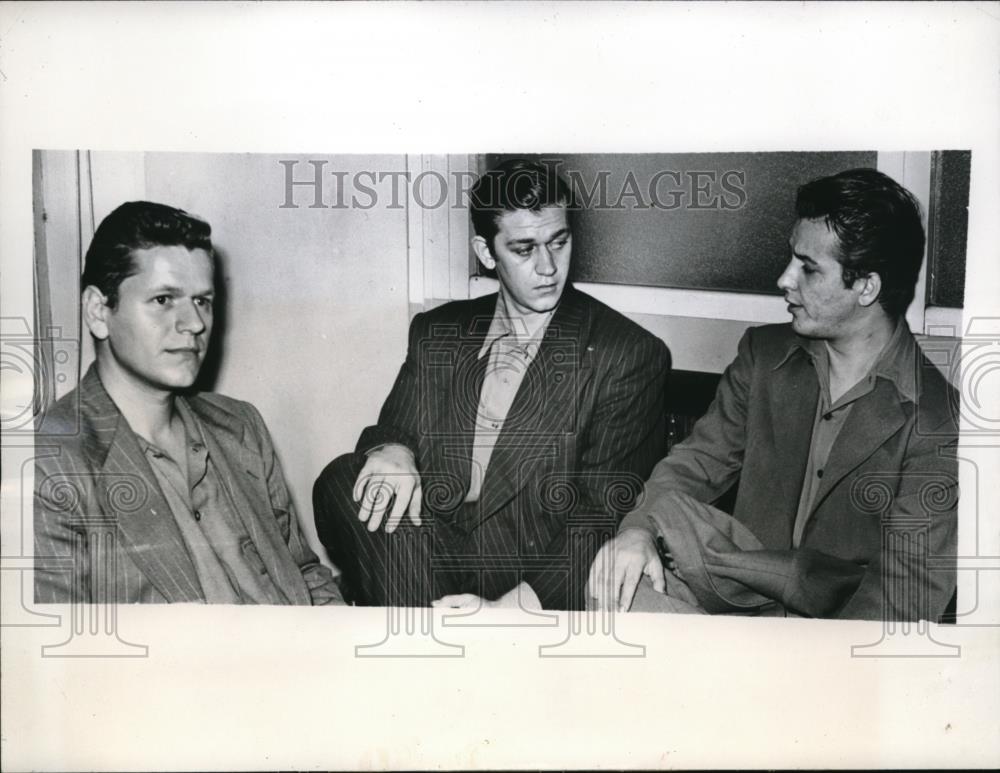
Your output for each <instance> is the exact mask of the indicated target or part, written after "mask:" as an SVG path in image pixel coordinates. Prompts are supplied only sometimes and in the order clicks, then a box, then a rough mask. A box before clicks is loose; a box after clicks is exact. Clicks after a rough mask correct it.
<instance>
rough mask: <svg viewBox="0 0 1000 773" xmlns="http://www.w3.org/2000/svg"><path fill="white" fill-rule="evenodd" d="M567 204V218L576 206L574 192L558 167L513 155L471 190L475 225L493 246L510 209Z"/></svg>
mask: <svg viewBox="0 0 1000 773" xmlns="http://www.w3.org/2000/svg"><path fill="white" fill-rule="evenodd" d="M559 206H563V207H566V209H567V217H569V213H571V212H572V210H573V208H574V200H573V191H572V190H571V189H570V187H569V185H568V184H567V183H566V181H565V180H564V179H563V178H562V177H560V176H559V174H558V173H556V171H555V169H554V168H549V167H546V166H544V165H542V164H539V163H537V162H535V161H528V160H527V159H523V158H512V159H508V160H507V161H504V162H502V163H500V164H498V165H497V166H496V167H494V168H493V169H491V170H489V171H488V172H486V173H485V174H484V175H482V176H481V177H480V178H479V179H478V180H476V183H475V184H474V185H473V186H472V188H471V189H470V191H469V209H470V214H471V216H472V227H473V229H474V230H475V232H476V235H477V236H481V237H482V238H484V239H485V240H486V243H487V244H489V245H490V249H492V248H493V238H494V237H495V236H496V235H497V231H498V230H499V224H500V218H501V217H503V215H504V214H505V213H506V212H515V211H517V210H519V209H528V210H531V211H532V212H538V211H539V210H541V209H543V208H544V207H559Z"/></svg>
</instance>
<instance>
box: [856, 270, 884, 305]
mask: <svg viewBox="0 0 1000 773" xmlns="http://www.w3.org/2000/svg"><path fill="white" fill-rule="evenodd" d="M855 281H856V282H862V285H861V295H859V296H858V303H860V304H861V305H862V306H864V307H865V308H867V307H869V306H871V305H872V304H873V303H875V301H877V300H878V296H879V294H880V293H881V292H882V277H880V276H879V275H878V274H877V273H875V272H872V273H871V274H868V276H863V277H860V278H858V279H857V280H855ZM855 286H857V285H855Z"/></svg>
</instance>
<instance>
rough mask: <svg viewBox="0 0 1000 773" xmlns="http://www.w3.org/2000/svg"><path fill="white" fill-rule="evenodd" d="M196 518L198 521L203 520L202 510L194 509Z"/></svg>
mask: <svg viewBox="0 0 1000 773" xmlns="http://www.w3.org/2000/svg"><path fill="white" fill-rule="evenodd" d="M194 519H195V520H196V521H200V520H201V510H195V511H194Z"/></svg>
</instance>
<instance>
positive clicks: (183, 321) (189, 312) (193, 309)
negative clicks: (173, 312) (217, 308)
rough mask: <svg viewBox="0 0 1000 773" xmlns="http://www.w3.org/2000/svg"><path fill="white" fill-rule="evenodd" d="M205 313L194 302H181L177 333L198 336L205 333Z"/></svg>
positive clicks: (178, 309)
mask: <svg viewBox="0 0 1000 773" xmlns="http://www.w3.org/2000/svg"><path fill="white" fill-rule="evenodd" d="M204 313H205V312H204V311H202V310H201V309H200V308H199V307H198V306H197V305H195V303H194V301H186V302H181V303H179V304H178V306H177V332H179V333H192V334H194V335H198V334H199V333H203V332H204V331H205V318H204Z"/></svg>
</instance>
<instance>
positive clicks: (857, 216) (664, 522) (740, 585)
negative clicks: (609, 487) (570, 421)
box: [588, 169, 958, 621]
mask: <svg viewBox="0 0 1000 773" xmlns="http://www.w3.org/2000/svg"><path fill="white" fill-rule="evenodd" d="M796 209H797V214H798V221H797V222H796V224H795V227H794V230H793V232H792V236H791V239H790V247H791V260H790V262H789V264H788V267H787V268H786V269H785V271H784V273H782V275H781V277H780V278H779V279H778V287H779V288H781V290H782V291H783V292H784V294H785V300H786V301H787V302H788V310H789V312H790V313H791V315H792V322H791V324H789V325H768V326H764V327H760V328H756V329H750V330H748V331H747V333H746V335H745V336H744V337H743V339H742V341H740V345H739V353H738V355H737V357H736V360H735V361H734V362H733V363H732V364H731V365H730V366H729V367H728V368H727V369H726V372H725V373H724V374H723V376H722V380H721V382H720V384H719V388H718V392H717V394H716V398H715V401H714V403H713V404H712V406H711V407H710V408H709V410H708V413H707V414H706V415H705V416H704V417H703V418H702V419H701V420H700V421H699V422H698V423H697V424H696V426H695V428H694V430H693V432H692V434H691V437H690V438H689V439H687V440H686V441H685V442H683V443H681V444H679V445H678V446H676V447H675V448H674V449H673V450H672V451H671V453H670V455H669V456H668V457H667V458H666V459H664V460H663V461H662V462H660V464H658V465H657V467H656V469H655V470H654V471H653V474H652V476H651V477H650V479H649V481H648V483H647V485H646V495H645V499H644V501H643V503H642V505H641V506H640V507H638V508H637V509H636V510H635V511H634V512H632V513H631V514H629V515H628V516H627V517H626V518H625V519H624V521H623V523H622V525H621V530H620V532H619V534H618V536H617V537H616V538H615V539H614V540H613V541H612V542H609V543H608V544H607V545H605V547H604V548H603V550H602V552H601V554H600V555H599V556H598V558H597V560H595V562H594V565H593V568H592V570H591V574H590V578H589V591H588V593H589V595H590V596H591V597H593V598H594V599H596V600H597V601H598V603H599V604H602V605H604V606H607V607H615V608H618V609H621V610H625V609H628V608H629V607H630V605H631V604H632V599H633V594H634V593H635V592H636V588H637V585H638V584H639V582H640V578H642V577H643V575H645V576H646V577H647V578H648V580H649V582H646V581H644V583H643V586H642V589H641V590H642V605H641V607H642V609H644V610H646V611H650V610H654V609H662V610H664V611H671V610H673V611H678V606H679V608H680V609H682V610H683V611H700V612H716V613H722V612H743V613H761V614H776V613H777V614H785V613H787V614H794V615H805V616H813V617H827V618H866V619H885V620H913V619H918V618H923V619H930V620H935V621H936V620H937V619H938V618H939V617H940V616H941V615H942V613H943V612H944V611H945V609H946V607H947V605H948V603H949V600H950V599H951V597H952V595H953V593H954V591H955V585H956V576H955V574H956V573H955V566H954V556H955V550H956V532H957V527H956V507H957V498H958V490H957V469H956V468H957V460H956V458H955V450H954V449H955V445H956V442H957V437H958V428H957V420H956V417H957V410H956V406H957V397H956V395H955V393H954V390H953V389H952V388H951V386H950V385H949V384H948V383H947V382H946V381H945V380H944V378H943V377H942V376H941V374H940V373H939V372H938V371H937V369H936V368H935V367H934V366H933V365H932V364H931V363H930V362H928V361H927V359H926V358H925V357H924V356H923V354H922V353H921V352H920V350H919V348H918V346H917V343H916V341H915V340H914V338H913V336H912V335H911V334H910V331H909V328H908V327H907V323H906V320H905V318H904V316H903V315H904V314H905V312H906V308H907V306H909V304H910V302H911V301H912V300H913V295H914V287H915V285H916V281H917V275H918V273H919V271H920V264H921V261H922V258H923V251H924V231H923V226H922V224H921V220H920V211H919V207H918V205H917V202H916V201H915V200H914V198H913V196H912V195H911V194H910V193H909V192H908V191H906V190H905V189H904V188H902V187H901V186H899V185H898V184H897V183H895V182H894V181H893V180H891V179H889V178H888V177H886V176H885V175H883V174H881V173H879V172H877V171H875V170H872V169H859V170H853V171H849V172H843V173H841V174H838V175H834V176H832V177H828V178H822V179H819V180H815V181H813V182H811V183H809V184H807V185H804V186H803V187H802V188H800V189H799V193H798V197H797V201H796ZM737 480H738V486H739V488H738V493H737V498H736V506H735V510H734V514H733V517H732V518H730V517H729V516H727V515H726V514H724V513H722V512H720V511H718V510H715V509H713V508H711V507H709V506H708V505H710V504H711V503H712V502H714V501H715V500H717V499H718V498H719V497H720V496H722V495H723V494H724V493H726V491H727V490H728V489H729V488H730V486H732V485H733V484H734V483H735V482H736V481H737ZM658 548H659V549H658ZM664 565H666V567H667V570H668V571H666V572H664ZM650 583H651V585H652V586H653V589H654V590H655V591H657V592H658V593H659V594H663V595H659V596H657V595H655V594H654V593H653V592H652V591H650V590H649V587H648V585H649V584H650ZM678 600H679V601H680V604H679V605H675V604H674V602H675V601H678ZM638 602H639V599H638V597H637V605H638Z"/></svg>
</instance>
